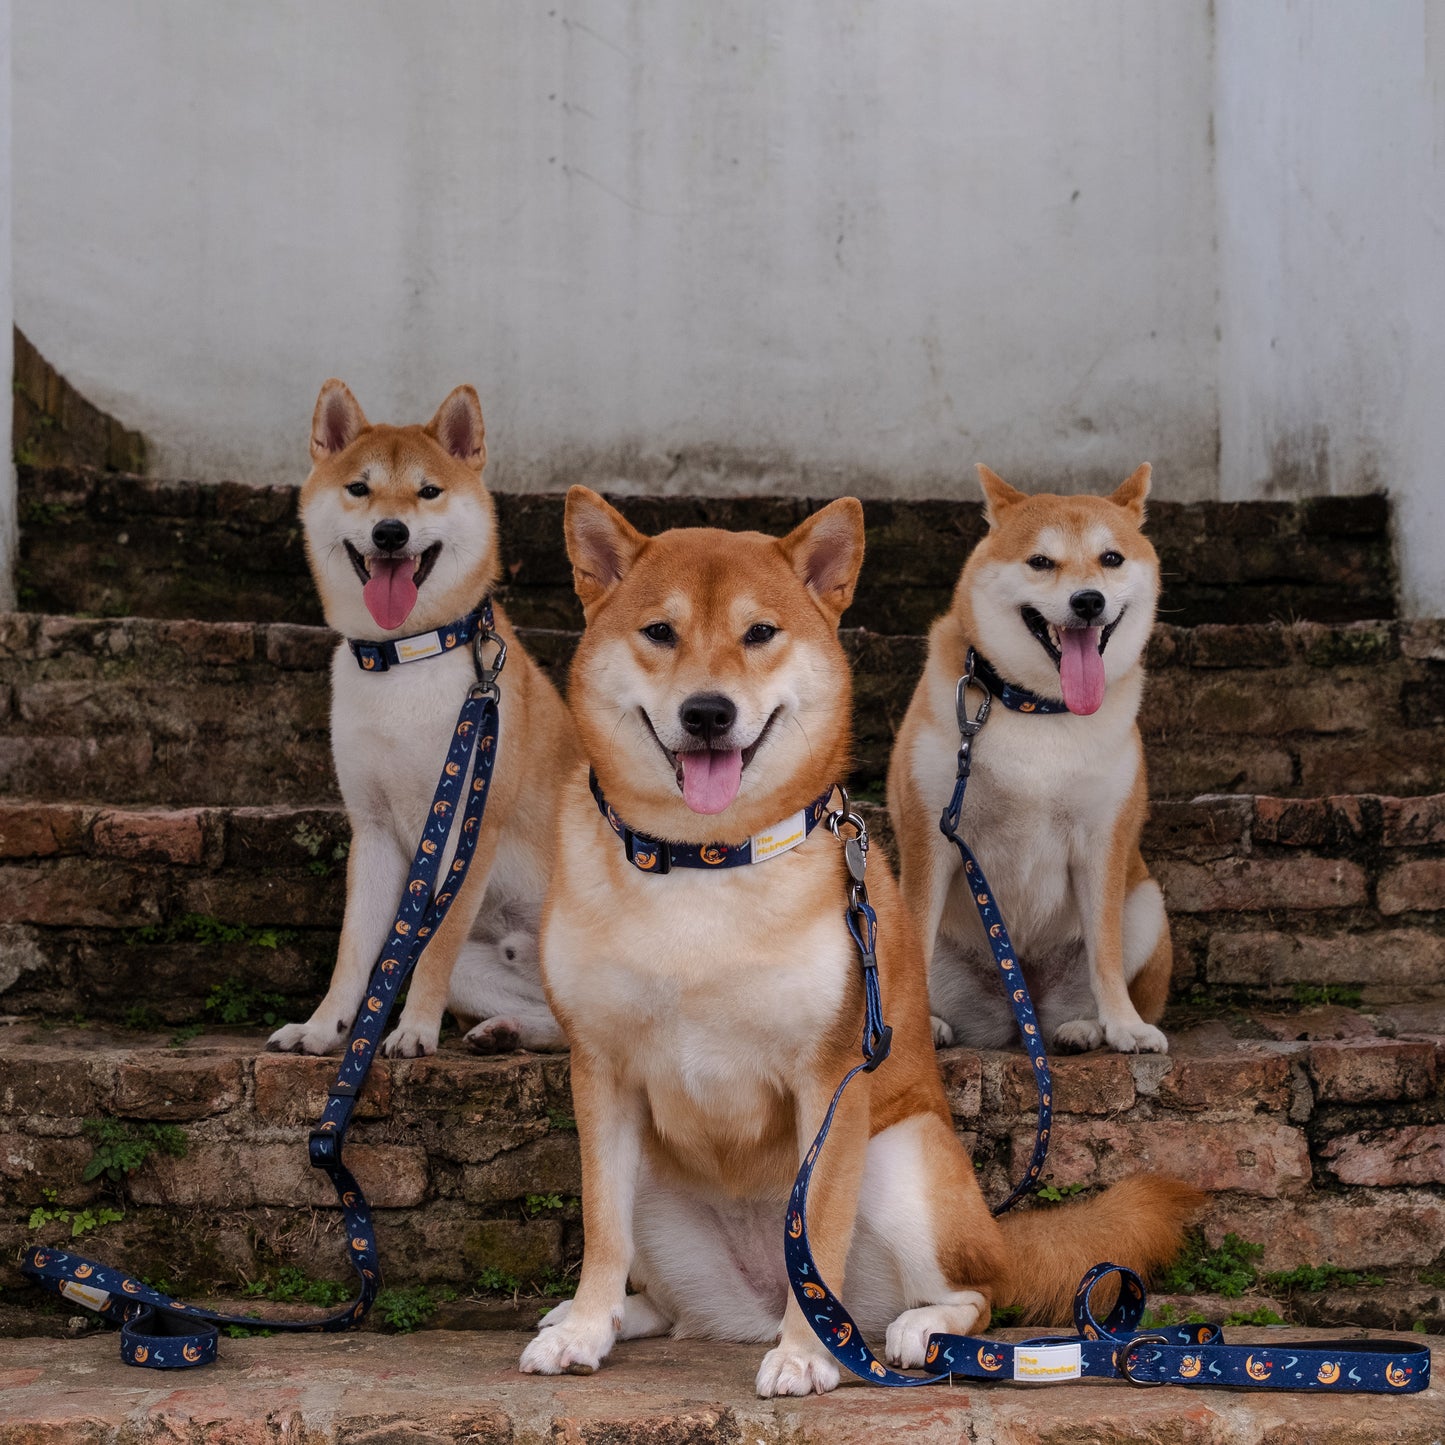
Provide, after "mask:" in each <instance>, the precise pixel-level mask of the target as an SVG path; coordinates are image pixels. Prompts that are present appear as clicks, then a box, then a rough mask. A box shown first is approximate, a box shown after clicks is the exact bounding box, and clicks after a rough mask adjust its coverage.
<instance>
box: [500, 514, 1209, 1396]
mask: <svg viewBox="0 0 1445 1445" xmlns="http://www.w3.org/2000/svg"><path fill="white" fill-rule="evenodd" d="M566 529H567V549H568V553H569V555H570V557H571V560H572V565H573V572H574V578H575V583H576V588H577V593H578V595H579V597H580V598H581V600H582V604H583V608H584V611H585V613H586V618H587V628H586V632H585V633H584V635H583V638H582V642H581V645H580V646H579V648H578V651H577V655H576V659H575V661H574V663H573V667H572V674H571V696H570V701H571V704H572V708H573V713H574V716H575V717H576V720H577V726H578V731H579V735H580V738H581V741H582V746H583V751H584V752H585V754H586V756H587V758H588V760H589V761H590V763H591V766H592V769H593V771H594V776H595V786H589V776H588V772H587V769H586V768H585V767H584V768H581V769H579V770H578V771H577V772H576V774H575V775H574V776H573V777H572V779H571V780H570V781H569V783H568V785H567V790H566V794H565V796H564V798H563V799H562V802H561V810H560V815H559V820H560V824H561V833H560V836H561V839H562V842H561V844H560V846H559V849H558V853H557V863H556V867H555V871H554V873H553V884H552V889H551V892H550V893H549V895H548V902H547V908H546V912H545V915H544V918H543V930H542V966H543V977H544V979H545V981H546V985H547V995H548V998H549V999H550V1001H551V1003H552V1006H553V1010H554V1012H555V1013H556V1015H557V1017H558V1018H559V1019H560V1020H561V1021H562V1023H563V1025H564V1027H565V1028H566V1030H567V1034H568V1037H569V1039H570V1040H571V1044H572V1092H573V1100H574V1105H575V1110H576V1115H577V1128H578V1133H579V1136H580V1142H581V1150H582V1210H583V1222H584V1226H585V1230H586V1251H585V1256H584V1259H583V1265H582V1277H581V1282H580V1285H579V1288H578V1291H577V1296H576V1299H575V1300H574V1301H571V1302H569V1303H567V1304H563V1305H559V1306H558V1307H557V1308H556V1309H555V1310H553V1311H552V1312H551V1313H550V1314H549V1315H548V1316H547V1317H546V1318H545V1319H544V1320H543V1321H542V1324H541V1326H540V1333H539V1334H538V1335H537V1337H536V1338H535V1339H534V1340H532V1341H531V1342H530V1343H529V1344H528V1346H527V1348H526V1350H525V1351H524V1353H523V1355H522V1361H521V1366H522V1369H523V1370H525V1371H529V1372H537V1373H544V1374H556V1373H559V1372H563V1371H570V1372H574V1373H588V1372H590V1371H592V1370H593V1369H595V1368H596V1367H597V1366H598V1365H599V1364H600V1362H601V1361H602V1360H603V1359H604V1358H605V1357H606V1355H607V1354H608V1352H609V1351H610V1350H611V1348H612V1346H613V1343H614V1342H615V1341H616V1340H617V1339H619V1338H622V1339H628V1338H633V1337H638V1336H644V1335H657V1334H666V1333H669V1332H670V1333H673V1334H676V1335H693V1336H706V1337H709V1338H713V1339H725V1340H745V1341H757V1342H759V1343H771V1342H773V1341H776V1345H775V1346H774V1348H772V1349H770V1350H769V1351H768V1352H767V1354H766V1355H765V1356H764V1358H763V1361H762V1365H761V1368H760V1370H759V1372H758V1376H757V1389H758V1393H759V1394H761V1395H765V1396H771V1395H789V1394H807V1393H809V1392H812V1391H817V1392H822V1391H826V1390H830V1389H832V1388H833V1387H834V1386H835V1385H836V1384H837V1383H838V1367H837V1365H836V1363H835V1362H834V1360H833V1358H832V1356H831V1355H829V1353H828V1352H827V1350H826V1349H825V1348H824V1347H823V1346H822V1345H821V1344H820V1343H819V1342H818V1341H817V1339H816V1338H815V1337H814V1335H813V1333H812V1330H811V1328H810V1326H809V1324H808V1322H807V1320H806V1319H805V1318H804V1316H803V1314H802V1312H801V1311H800V1310H799V1309H798V1307H797V1305H796V1303H795V1302H794V1301H793V1299H792V1298H791V1296H790V1292H789V1289H788V1285H787V1279H786V1272H785V1268H784V1260H783V1229H784V1216H785V1213H786V1206H787V1200H788V1194H789V1189H790V1187H791V1185H792V1182H793V1177H794V1174H795V1173H796V1171H797V1169H798V1166H799V1163H800V1160H801V1159H802V1157H803V1154H804V1151H806V1150H807V1149H808V1148H809V1146H810V1144H811V1142H812V1139H813V1136H814V1133H815V1131H816V1130H817V1128H818V1126H819V1124H820V1122H821V1120H822V1117H823V1114H824V1111H825V1109H826V1107H827V1104H828V1101H829V1098H830V1096H831V1095H832V1092H833V1090H834V1089H835V1088H836V1086H837V1084H838V1082H839V1080H840V1079H841V1078H842V1076H843V1074H844V1073H845V1072H846V1071H847V1070H848V1068H849V1067H850V1066H851V1065H852V1064H854V1063H856V1062H857V1061H858V1058H859V1041H860V1039H861V1037H862V1030H863V1019H864V986H863V981H862V974H861V969H860V966H859V959H858V954H857V951H856V949H855V947H854V944H853V942H852V939H851V937H850V935H849V932H848V928H847V924H846V921H845V917H844V912H845V907H846V904H847V879H848V874H847V869H846V865H845V860H844V846H843V844H842V843H841V842H840V841H839V839H838V837H837V836H836V834H835V833H833V832H831V831H830V830H829V828H828V827H827V826H812V827H811V828H810V824H812V823H815V822H816V821H817V820H818V819H820V818H822V817H823V814H824V810H825V808H826V807H828V806H830V803H829V800H830V799H831V798H832V797H833V796H834V793H833V788H834V784H835V783H836V782H837V781H838V779H839V778H840V777H841V776H842V771H843V769H844V767H845V766H846V764H847V761H848V756H849V750H850V746H851V739H850V714H851V707H852V686H851V679H850V676H849V671H848V666H847V661H846V659H845V657H844V654H843V650H842V648H841V646H840V645H839V642H838V638H837V626H838V619H839V617H840V615H841V614H842V612H843V611H844V609H845V608H846V607H847V606H848V604H849V602H850V600H851V599H852V595H853V589H854V585H855V582H856V579H857V575H858V569H859V567H860V565H861V563H862V559H863V514H862V508H861V507H860V506H859V504H858V503H857V502H856V501H854V500H852V499H851V498H844V499H841V500H839V501H836V502H834V503H832V504H831V505H829V506H827V507H825V508H824V509H823V510H822V511H820V512H818V513H816V514H815V515H814V516H812V517H810V518H809V519H808V520H807V521H805V522H804V523H802V525H800V526H799V527H798V528H797V529H796V530H794V531H793V532H791V533H789V534H788V535H787V536H786V537H782V538H774V537H766V536H762V535H760V534H758V533H728V532H720V531H715V530H711V529H689V530H680V531H673V532H666V533H663V534H662V535H660V536H656V537H646V536H643V535H642V534H641V533H639V532H638V531H636V530H635V529H634V528H633V527H631V526H630V525H629V524H628V523H627V521H626V520H625V519H624V518H623V517H622V516H620V515H619V514H618V513H617V512H616V511H614V510H613V509H612V508H611V507H610V506H608V505H607V503H606V502H604V501H603V500H602V498H601V497H599V496H597V495H596V494H595V493H593V492H590V491H588V490H587V489H586V488H583V487H574V488H573V489H572V490H571V492H570V493H569V494H568V499H567V514H566ZM684 857H686V859H687V860H688V866H685V867H684V866H680V861H681V860H682V859H683V858H684ZM734 863H736V864H738V865H739V866H732V865H733V864H734ZM868 883H869V888H870V891H871V895H872V902H873V905H874V907H875V908H876V910H877V914H878V921H879V934H878V959H879V969H880V975H881V983H882V991H883V1006H884V1012H885V1014H886V1016H887V1020H888V1023H889V1024H890V1025H891V1027H892V1029H893V1044H892V1053H891V1055H890V1056H889V1058H888V1059H887V1061H886V1062H885V1063H884V1064H883V1065H882V1067H880V1068H879V1069H878V1070H877V1071H876V1072H874V1073H870V1074H862V1075H859V1076H858V1078H857V1079H855V1081H854V1083H853V1084H852V1085H851V1086H850V1088H849V1090H848V1092H847V1093H846V1094H845V1095H844V1097H843V1100H842V1102H841V1104H840V1106H839V1108H838V1112H837V1114H836V1115H835V1118H834V1122H833V1126H832V1133H831V1134H830V1136H829V1138H828V1142H827V1147H826V1149H825V1150H824V1151H823V1152H822V1154H821V1155H820V1156H819V1159H818V1163H817V1166H816V1170H817V1172H815V1174H814V1176H813V1184H812V1200H813V1202H812V1206H811V1209H810V1220H809V1234H810V1238H811V1240H812V1245H813V1249H814V1253H815V1256H816V1259H817V1262H818V1265H819V1268H820V1270H821V1271H822V1274H823V1277H824V1278H825V1279H827V1280H828V1282H829V1283H830V1284H831V1285H832V1287H833V1288H834V1289H835V1290H836V1291H838V1292H839V1293H840V1294H841V1295H842V1297H843V1298H844V1299H845V1300H847V1302H848V1305H849V1308H850V1309H851V1310H852V1311H853V1313H854V1315H855V1317H856V1318H857V1320H858V1322H859V1326H860V1328H862V1329H864V1330H874V1331H883V1330H886V1338H887V1352H888V1354H889V1356H890V1358H892V1359H893V1360H895V1361H897V1362H899V1363H901V1364H905V1365H918V1364H921V1363H922V1362H923V1358H924V1351H925V1344H926V1340H927V1337H928V1335H929V1334H930V1333H932V1332H935V1331H939V1330H950V1329H951V1330H958V1331H968V1330H971V1329H974V1328H976V1327H981V1326H983V1325H985V1324H986V1323H987V1322H988V1318H989V1311H990V1308H991V1307H992V1306H993V1305H994V1304H1002V1303H1015V1304H1019V1305H1022V1306H1024V1307H1025V1308H1026V1309H1028V1310H1030V1311H1033V1312H1036V1313H1038V1314H1040V1315H1042V1316H1045V1317H1048V1318H1057V1317H1059V1316H1060V1314H1061V1312H1064V1311H1066V1309H1067V1303H1068V1301H1069V1299H1070V1298H1071V1293H1072V1289H1073V1286H1074V1285H1075V1283H1076V1282H1077V1280H1078V1278H1079V1276H1080V1275H1081V1274H1082V1272H1083V1271H1084V1269H1086V1268H1087V1267H1088V1266H1089V1265H1091V1264H1092V1263H1094V1262H1095V1261H1096V1260H1098V1259H1102V1258H1105V1257H1108V1258H1110V1259H1114V1260H1124V1261H1127V1262H1129V1263H1130V1264H1132V1265H1133V1266H1134V1267H1136V1268H1142V1269H1147V1268H1148V1267H1150V1266H1152V1265H1156V1264H1158V1263H1160V1262H1161V1261H1163V1260H1165V1259H1166V1258H1167V1257H1169V1256H1170V1255H1171V1254H1172V1253H1173V1251H1174V1249H1175V1248H1176V1245H1177V1242H1178V1238H1179V1230H1180V1227H1181V1224H1182V1220H1183V1218H1184V1216H1185V1214H1186V1213H1187V1212H1188V1211H1189V1210H1190V1209H1192V1208H1193V1207H1194V1206H1195V1204H1196V1202H1197V1200H1198V1198H1199V1196H1198V1195H1197V1194H1196V1193H1195V1191H1193V1190H1192V1189H1190V1188H1188V1187H1187V1186H1185V1185H1181V1184H1177V1183H1174V1182H1172V1181H1168V1180H1162V1179H1156V1178H1150V1177H1147V1176H1145V1177H1138V1178H1135V1179H1132V1180H1127V1181H1125V1182H1124V1183H1121V1184H1118V1185H1116V1186H1115V1187H1114V1188H1113V1189H1111V1190H1109V1191H1108V1192H1107V1193H1106V1194H1104V1195H1103V1196H1102V1197H1101V1198H1100V1199H1099V1200H1097V1201H1093V1202H1089V1203H1085V1204H1082V1205H1074V1206H1067V1207H1062V1208H1058V1209H1053V1210H1050V1211H1048V1212H1047V1213H1043V1212H1037V1213H1031V1214H1023V1215H1020V1216H1018V1217H1017V1218H1010V1219H1009V1220H1007V1221H1006V1222H1004V1223H1003V1224H1002V1225H1000V1224H999V1223H998V1222H996V1221H995V1220H994V1219H993V1217H992V1216H991V1215H990V1213H989V1211H988V1209H987V1207H986V1206H985V1204H984V1201H983V1199H982V1197H981V1195H980V1193H979V1187H978V1183H977V1181H976V1179H975V1176H974V1169H973V1164H972V1162H971V1161H970V1159H969V1157H968V1155H967V1154H966V1153H965V1152H964V1149H963V1147H962V1145H961V1144H960V1143H959V1141H958V1138H957V1136H956V1135H955V1134H954V1132H953V1124H952V1119H951V1116H950V1113H949V1109H948V1103H947V1100H946V1097H945V1094H944V1090H943V1086H942V1083H941V1080H940V1076H939V1073H938V1067H937V1062H936V1060H935V1057H934V1052H933V1042H932V1039H931V1037H930V1033H929V1019H928V994H927V978H926V970H925V967H924V960H923V954H922V951H921V949H920V947H919V944H918V939H917V936H916V934H915V931H914V928H913V924H912V921H911V918H910V915H909V913H908V911H907V910H906V909H905V908H904V906H903V904H902V900H901V898H900V896H899V893H898V889H897V886H896V884H895V883H894V881H893V879H892V877H891V875H890V874H889V872H888V869H887V865H886V862H885V861H884V860H883V859H882V858H881V857H879V856H878V855H877V850H875V853H874V860H873V862H872V863H871V865H870V867H869V869H868ZM629 1279H630V1280H631V1282H632V1284H633V1286H634V1291H635V1292H634V1293H632V1294H628V1293H627V1285H628V1281H629Z"/></svg>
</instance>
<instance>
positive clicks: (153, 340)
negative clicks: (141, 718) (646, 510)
mask: <svg viewBox="0 0 1445 1445" xmlns="http://www.w3.org/2000/svg"><path fill="white" fill-rule="evenodd" d="M15 26H16V93H17V122H18V141H19V144H18V146H17V153H16V161H17V170H16V190H17V199H18V203H19V205H18V210H17V215H16V255H17V272H16V273H17V278H18V293H17V308H16V309H17V319H18V321H19V323H20V325H21V326H22V327H23V328H24V329H25V331H26V333H27V335H29V336H30V337H31V339H32V340H33V341H34V342H35V343H36V345H37V346H38V347H39V349H40V351H41V352H42V353H43V354H44V355H45V356H46V357H47V358H49V359H50V360H51V361H52V362H53V363H54V364H55V366H56V367H57V368H58V369H59V370H60V371H62V372H63V373H64V374H65V375H66V376H67V377H68V378H69V379H70V380H71V381H72V382H73V383H74V384H75V385H76V386H78V387H79V388H80V390H81V391H82V392H84V393H85V394H86V395H87V396H89V397H90V398H91V399H92V400H94V401H95V402H96V403H97V404H98V405H100V406H101V407H102V408H104V409H105V410H106V411H109V412H111V413H113V414H114V415H116V416H117V417H119V418H120V419H121V420H122V421H123V422H124V423H125V424H127V425H129V426H136V427H139V428H140V430H141V431H142V432H143V433H144V434H145V435H146V436H147V438H148V439H149V440H150V441H151V442H152V443H153V444H154V451H153V456H152V464H153V466H154V468H155V470H156V471H157V472H159V473H160V474H162V475H177V474H180V475H196V476H202V477H212V478H215V477H222V476H239V477H244V478H245V479H247V480H252V481H272V480H283V479H292V480H294V479H296V478H297V477H298V475H299V474H301V473H302V472H303V471H304V468H305V465H306V451H305V438H306V435H307V423H308V419H309V414H310V409H311V405H312V402H313V401H314V398H315V393H316V389H317V387H318V385H319V383H320V382H321V381H322V380H323V379H324V378H325V377H326V376H328V375H330V374H332V373H337V374H340V375H343V376H345V377H346V378H348V380H350V381H351V382H352V383H353V384H354V385H355V388H356V390H357V392H358V395H359V396H360V397H361V399H362V402H363V404H364V405H365V406H366V407H367V408H369V409H370V410H371V412H372V413H373V414H374V415H377V416H379V417H383V418H394V419H395V418H406V417H414V416H421V415H429V414H430V411H431V410H432V409H433V408H434V407H435V406H436V404H437V403H438V402H439V401H440V399H441V398H442V396H443V395H445V393H446V391H447V390H448V389H449V388H450V387H451V386H452V385H453V384H454V383H455V382H457V381H459V380H462V379H471V380H473V381H475V382H476V384H477V386H478V387H479V389H480V391H481V394H482V398H483V405H484V408H485V410H486V413H487V418H488V427H489V434H490V439H491V441H492V444H493V458H494V461H493V472H492V474H491V475H492V478H493V481H494V483H495V484H497V485H499V486H501V487H508V488H532V487H555V486H557V485H559V484H563V483H565V482H569V481H573V480H577V479H588V480H591V481H592V482H594V483H596V484H598V485H605V486H609V487H614V488H629V487H635V488H644V489H649V490H672V491H678V492H684V491H699V490H704V489H706V490H740V491H786V492H793V493H804V494H812V495H817V494H819V493H824V494H826V493H829V492H834V491H838V490H842V489H844V488H847V489H853V490H858V491H863V492H865V493H873V494H879V493H894V494H898V493H912V494H914V495H930V494H931V495H945V496H946V495H953V494H955V493H957V492H958V490H959V489H960V486H962V487H963V488H964V489H965V491H966V493H967V495H970V496H972V495H973V484H972V479H971V473H970V471H969V469H970V467H971V464H972V463H973V462H974V461H976V460H979V459H987V460H989V461H990V462H991V463H993V464H994V465H995V466H997V467H999V468H1000V469H1001V470H1003V471H1004V472H1005V473H1006V474H1009V475H1012V476H1014V477H1015V478H1016V479H1020V480H1024V481H1035V482H1042V481H1044V480H1045V479H1047V480H1048V481H1050V482H1052V483H1055V484H1062V485H1065V486H1069V485H1083V484H1097V483H1098V482H1099V481H1101V480H1103V479H1105V478H1115V477H1122V476H1123V475H1124V474H1125V473H1126V472H1127V471H1128V470H1129V469H1130V468H1132V467H1133V466H1134V465H1135V464H1136V463H1137V462H1138V461H1139V460H1141V459H1142V458H1143V457H1145V456H1147V457H1149V458H1150V459H1151V460H1153V461H1154V463H1155V464H1156V468H1157V470H1156V476H1157V478H1158V482H1159V487H1160V495H1162V496H1165V497H1170V498H1178V499H1185V498H1194V497H1200V496H1205V495H1212V494H1213V491H1214V486H1215V450H1216V439H1217V432H1216V424H1215V418H1216V403H1215V352H1214V323H1215V314H1214V290H1215V277H1214V267H1213V244H1214V230H1213V207H1214V197H1213V181H1212V172H1211V162H1210V146H1209V105H1210V92H1211V87H1212V84H1213V78H1212V62H1211V39H1210V27H1209V5H1208V3H1207V0H1176V3H1171V4H1168V5H1159V4H1156V3H1154V0H1091V3H1089V4H1087V5H1068V6H1064V5H1055V4H1047V3H1027V4H1020V3H1018V0H959V3H954V4H949V5H940V4H936V3H926V0H887V3H884V0H851V3H849V4H847V5H838V4H834V3H828V0H812V3H808V4H793V5H778V4H774V3H771V0H716V3H712V4H709V5H706V6H702V5H687V6H679V5H675V4H670V3H667V0H559V3H557V4H556V5H552V6H537V5H525V6H519V5H515V4H510V3H505V0H490V3H467V4H461V3H445V4H444V3H429V4H427V5H424V6H423V5H409V6H396V5H389V4H384V3H378V0H364V3H354V0H315V3H311V4H308V5H305V6H296V5H291V4H287V3H284V0H256V3H252V4H249V5H246V6H242V7H216V6H212V7H205V8H203V9H197V8H196V7H194V6H190V5H187V4H185V3H183V0H129V3H116V4H109V5H104V6H100V5H95V4H93V3H86V0H46V3H45V4H34V5H28V6H25V7H23V8H22V9H20V10H18V11H17V13H16V17H15ZM965 479H966V480H965Z"/></svg>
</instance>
